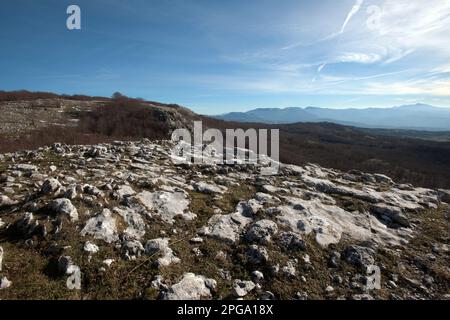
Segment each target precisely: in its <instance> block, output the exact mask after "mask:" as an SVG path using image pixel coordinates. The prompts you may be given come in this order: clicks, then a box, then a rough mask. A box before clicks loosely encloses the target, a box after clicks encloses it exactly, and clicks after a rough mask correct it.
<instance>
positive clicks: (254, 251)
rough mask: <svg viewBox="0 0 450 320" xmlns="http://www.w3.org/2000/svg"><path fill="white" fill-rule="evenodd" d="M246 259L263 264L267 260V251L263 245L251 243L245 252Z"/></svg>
mask: <svg viewBox="0 0 450 320" xmlns="http://www.w3.org/2000/svg"><path fill="white" fill-rule="evenodd" d="M245 255H246V257H247V261H248V262H249V263H252V264H263V263H265V262H267V261H268V260H269V253H268V252H267V249H266V248H264V247H260V246H257V245H251V246H250V247H249V248H248V249H247V251H246V252H245Z"/></svg>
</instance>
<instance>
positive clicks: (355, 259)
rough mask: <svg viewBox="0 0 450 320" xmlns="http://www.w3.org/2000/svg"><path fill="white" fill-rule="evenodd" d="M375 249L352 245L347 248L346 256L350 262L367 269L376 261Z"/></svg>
mask: <svg viewBox="0 0 450 320" xmlns="http://www.w3.org/2000/svg"><path fill="white" fill-rule="evenodd" d="M374 255H375V251H374V250H373V249H372V248H368V247H362V246H356V245H351V246H348V247H347V248H346V249H345V252H344V257H345V259H346V260H347V262H348V263H350V264H352V265H354V266H356V267H362V268H365V269H367V267H368V266H370V265H373V264H374V263H375V259H374V257H373V256H374Z"/></svg>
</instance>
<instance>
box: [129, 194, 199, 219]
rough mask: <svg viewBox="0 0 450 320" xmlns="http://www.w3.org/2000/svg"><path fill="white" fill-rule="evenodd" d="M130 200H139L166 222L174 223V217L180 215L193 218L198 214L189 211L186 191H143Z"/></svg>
mask: <svg viewBox="0 0 450 320" xmlns="http://www.w3.org/2000/svg"><path fill="white" fill-rule="evenodd" d="M132 198H133V199H130V202H131V203H133V202H134V201H137V202H138V203H140V204H141V205H143V206H144V207H145V208H146V209H147V210H150V212H152V213H153V214H154V215H155V216H159V217H160V218H161V219H162V220H163V221H164V222H166V223H169V224H173V223H174V222H175V220H174V218H175V217H177V216H180V217H181V218H182V219H185V220H193V219H194V218H195V217H196V215H195V214H194V213H192V212H189V211H188V207H189V199H188V197H187V195H186V194H185V193H184V192H181V191H180V192H178V191H175V192H167V191H156V192H149V191H142V192H141V193H139V194H137V195H136V196H134V197H132Z"/></svg>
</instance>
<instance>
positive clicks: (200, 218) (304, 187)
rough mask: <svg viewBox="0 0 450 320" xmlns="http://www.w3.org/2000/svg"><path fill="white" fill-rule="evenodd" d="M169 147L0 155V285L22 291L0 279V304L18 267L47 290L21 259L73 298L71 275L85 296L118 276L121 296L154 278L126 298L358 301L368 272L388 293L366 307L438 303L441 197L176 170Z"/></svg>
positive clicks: (287, 170)
mask: <svg viewBox="0 0 450 320" xmlns="http://www.w3.org/2000/svg"><path fill="white" fill-rule="evenodd" d="M172 147H173V144H172V143H171V142H167V141H160V142H157V143H156V142H150V141H148V140H143V141H139V142H121V141H116V142H113V143H110V144H101V145H95V146H65V145H61V144H55V145H54V146H51V147H46V148H41V149H39V150H36V151H32V152H19V153H15V154H7V155H3V157H2V160H0V161H1V164H2V168H5V169H4V170H3V171H2V172H0V216H1V220H0V235H1V239H2V247H3V248H5V249H6V248H7V250H8V252H7V254H8V255H7V256H6V255H5V256H3V250H2V248H1V247H0V272H2V274H1V275H0V276H3V275H6V276H8V278H9V279H11V281H12V282H14V283H15V284H18V283H20V284H21V285H20V286H19V285H17V286H10V280H8V279H6V278H2V283H3V286H4V287H5V288H6V287H7V286H8V287H9V288H8V290H5V292H14V294H17V295H16V296H21V292H20V290H23V288H24V287H25V286H24V285H22V282H21V281H20V280H21V279H18V278H16V277H19V275H20V273H21V272H22V270H17V266H18V265H23V266H25V267H24V268H26V271H25V272H28V273H36V274H35V276H36V277H35V278H36V279H38V278H39V279H46V278H47V277H48V275H46V277H41V276H42V275H41V273H42V270H41V269H39V268H34V269H30V268H31V267H29V266H30V264H29V263H23V264H19V263H18V262H17V260H20V259H25V258H24V257H26V256H27V255H28V256H29V257H33V258H34V257H38V259H42V260H46V261H44V262H45V263H44V262H43V264H45V265H46V266H48V267H46V269H45V272H47V273H49V272H51V270H57V271H58V272H57V274H55V275H52V276H54V277H62V276H68V277H69V278H68V279H67V283H66V284H67V288H75V289H77V288H80V286H81V287H83V284H82V283H81V282H80V281H79V280H80V279H81V278H80V277H78V275H80V274H81V271H83V277H82V279H84V278H86V279H89V281H91V286H88V285H86V289H87V290H91V289H89V288H92V279H105V280H104V281H99V283H104V284H105V285H109V284H112V283H117V279H112V278H111V277H117V276H118V275H126V277H125V278H124V279H122V281H124V283H126V284H125V285H126V286H127V290H128V289H130V288H133V286H140V285H141V283H142V282H141V281H144V280H142V279H148V276H149V275H154V274H157V273H158V274H160V275H164V278H162V276H160V277H158V278H157V279H155V280H154V281H153V282H152V283H151V285H150V283H149V285H147V284H146V285H142V286H143V287H142V288H139V289H136V291H135V293H136V295H135V297H142V296H143V295H145V294H147V295H150V296H151V298H163V299H210V298H213V297H214V298H244V297H246V298H262V299H275V298H280V297H283V298H285V297H286V292H290V293H291V296H289V297H288V298H292V299H304V298H305V297H311V296H312V297H314V298H342V297H345V298H353V297H354V298H364V297H366V295H365V294H367V292H366V291H367V290H366V289H367V275H366V274H365V272H366V269H367V267H370V266H373V265H375V266H379V267H380V270H382V272H383V277H382V279H383V280H382V281H383V283H382V285H383V289H384V290H382V292H381V293H376V292H375V293H372V292H371V295H370V296H371V297H374V298H389V297H390V296H389V295H390V294H392V295H400V298H427V297H428V298H429V297H441V296H442V292H443V291H444V290H443V288H444V287H445V285H441V284H440V283H445V281H446V280H445V279H448V278H446V277H448V275H447V274H446V271H445V270H446V269H445V268H444V265H445V264H446V261H447V260H446V259H447V258H446V257H447V255H448V243H447V242H448V230H447V232H446V229H445V226H446V225H445V223H447V224H448V205H447V204H446V202H448V192H447V191H446V190H438V191H436V190H430V189H424V188H415V187H413V186H411V185H401V184H396V183H395V181H392V180H391V179H389V178H388V177H386V176H383V175H376V174H375V175H374V174H368V173H361V172H356V171H352V172H347V173H344V172H340V171H337V170H333V169H327V168H322V167H320V166H317V165H313V164H307V165H305V166H294V165H281V166H280V171H279V172H278V174H277V175H273V176H262V175H260V174H259V170H260V169H261V167H260V166H259V165H256V166H254V165H246V164H243V163H240V164H235V165H225V164H224V165H221V164H202V165H194V164H189V165H187V164H175V163H173V162H172V161H171V148H172ZM35 159H39V161H36V162H33V161H34V160H35ZM55 159H58V162H57V163H56V161H55ZM50 167H51V168H50ZM446 219H447V220H446ZM428 231H429V233H427V234H425V235H424V234H422V233H423V232H428ZM415 238H419V241H411V240H413V239H415ZM431 239H432V240H431ZM3 241H4V242H5V244H3ZM417 243H421V244H422V243H424V245H420V246H417ZM425 244H426V245H425ZM14 250H17V252H19V254H15V252H14ZM10 257H14V259H16V261H15V262H14V263H9V259H10ZM71 257H72V258H73V259H74V260H73V261H75V260H76V262H77V263H76V264H75V263H74V262H73V261H72V258H71ZM2 258H3V265H2ZM6 259H8V263H6ZM30 259H31V258H30ZM389 261H395V263H388V262H389ZM41 262H42V261H41V260H40V263H41ZM113 262H114V263H113ZM436 263H437V264H439V266H440V268H441V269H439V270H444V271H442V274H444V276H442V277H441V278H440V279H439V281H440V282H438V281H437V279H435V277H436V272H435V271H433V264H436ZM55 264H56V265H55ZM12 268H16V269H12ZM19 271H20V272H19ZM397 274H398V275H399V276H396V275H397ZM403 274H405V275H406V277H407V278H408V279H410V280H411V281H409V280H405V279H403V278H402V275H403ZM32 278H33V277H27V279H32ZM3 279H5V280H3ZM150 279H151V278H150ZM249 279H251V281H250V280H249ZM18 280H19V281H18ZM216 280H217V281H216ZM28 281H32V280H28ZM128 281H129V282H128ZM145 281H147V280H145ZM149 281H150V280H149ZM146 283H147V282H146ZM31 285H33V283H30V286H31ZM52 285H54V284H52ZM144 286H145V289H144ZM149 286H150V287H151V289H152V290H150V288H148V287H149ZM218 287H219V288H218ZM298 288H301V291H298V290H300V289H298ZM83 289H84V287H83ZM147 289H148V290H147ZM218 289H220V290H218ZM14 290H18V291H17V293H15V291H14ZM127 290H125V291H126V292H128V291H127ZM132 290H133V289H130V291H132ZM125 291H124V292H125ZM147 291H148V292H147ZM58 292H59V291H58ZM96 292H108V290H106V289H105V290H103V289H102V290H98V291H96ZM55 294H57V293H55ZM95 294H96V293H95V292H89V293H87V296H90V295H92V296H93V297H94V296H95ZM124 294H125V293H124ZM341 294H342V296H338V295H341ZM13 297H14V296H13Z"/></svg>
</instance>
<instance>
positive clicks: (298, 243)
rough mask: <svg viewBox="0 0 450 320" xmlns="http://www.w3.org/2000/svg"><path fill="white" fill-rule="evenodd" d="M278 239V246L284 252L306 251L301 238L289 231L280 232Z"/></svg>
mask: <svg viewBox="0 0 450 320" xmlns="http://www.w3.org/2000/svg"><path fill="white" fill-rule="evenodd" d="M278 238H279V241H278V243H279V245H280V246H281V247H282V248H283V249H285V250H288V251H291V250H292V251H298V250H305V249H306V244H305V241H303V239H302V238H301V236H300V235H298V234H297V233H294V232H291V231H287V232H282V233H280V235H279V236H278Z"/></svg>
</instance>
